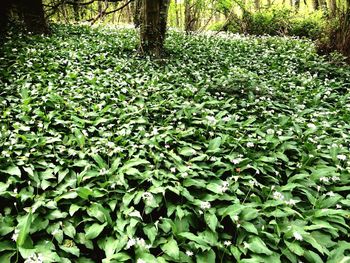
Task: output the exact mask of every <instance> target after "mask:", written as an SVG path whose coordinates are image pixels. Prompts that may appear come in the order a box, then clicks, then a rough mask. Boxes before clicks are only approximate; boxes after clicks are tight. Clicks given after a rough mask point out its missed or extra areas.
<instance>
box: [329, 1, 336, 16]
mask: <svg viewBox="0 0 350 263" xmlns="http://www.w3.org/2000/svg"><path fill="white" fill-rule="evenodd" d="M336 15H337V1H336V0H330V1H329V16H330V17H335V16H336Z"/></svg>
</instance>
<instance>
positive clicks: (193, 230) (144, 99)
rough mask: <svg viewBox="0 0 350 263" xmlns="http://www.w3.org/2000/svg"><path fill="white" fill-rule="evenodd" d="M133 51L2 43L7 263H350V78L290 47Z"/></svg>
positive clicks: (71, 36)
mask: <svg viewBox="0 0 350 263" xmlns="http://www.w3.org/2000/svg"><path fill="white" fill-rule="evenodd" d="M136 45H137V39H136V34H135V32H133V31H123V30H114V29H109V28H100V29H88V28H85V27H67V26H64V27H61V26H56V28H55V29H54V34H53V35H52V36H49V37H34V36H22V35H15V34H13V35H12V36H11V37H9V38H8V39H7V42H6V44H5V45H4V46H3V47H2V49H3V53H4V54H5V56H4V58H3V59H2V63H1V66H0V74H1V79H2V88H1V91H0V93H1V97H0V105H1V106H0V109H1V111H0V112H1V115H0V120H1V122H0V125H1V126H0V127H1V129H0V132H1V136H0V146H1V157H0V178H1V179H0V189H1V191H0V203H1V207H0V213H1V214H0V224H1V228H0V262H13V261H14V260H15V258H16V252H17V251H18V252H19V257H22V258H24V259H32V260H33V258H37V257H41V259H44V262H71V261H73V262H99V261H102V262H127V261H128V262H130V261H132V262H143V261H144V262H168V261H169V262H206V263H207V262H220V261H221V262H235V261H238V262H288V261H289V262H298V260H302V261H307V262H325V261H327V262H345V261H346V260H348V258H349V250H350V243H349V241H348V240H349V215H350V214H349V206H350V203H349V180H350V177H349V171H350V168H349V161H348V159H349V158H350V156H349V130H350V126H349V123H350V122H349V116H350V115H349V105H350V97H349V94H350V93H349V83H348V80H349V79H350V70H349V68H346V67H343V68H339V67H336V66H334V65H332V64H329V63H328V62H326V61H325V60H324V59H323V58H322V57H319V56H317V55H316V53H315V50H314V47H313V45H312V44H311V43H310V42H308V41H301V40H295V39H290V38H278V37H262V38H248V37H239V36H235V37H233V38H231V37H224V36H223V37H206V36H192V37H188V36H184V35H182V34H178V33H171V34H170V36H169V39H168V42H167V48H168V50H171V52H170V51H169V52H170V53H171V54H170V55H171V56H169V59H167V61H166V63H162V61H158V62H155V61H151V60H148V59H140V58H139V57H138V56H137V55H136V54H135V53H134V51H135V48H136ZM142 260H143V261H142Z"/></svg>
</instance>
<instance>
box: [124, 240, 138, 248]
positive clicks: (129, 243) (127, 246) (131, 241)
mask: <svg viewBox="0 0 350 263" xmlns="http://www.w3.org/2000/svg"><path fill="white" fill-rule="evenodd" d="M135 244H136V239H135V238H130V239H129V240H128V243H126V249H129V248H131V247H132V246H134V245H135Z"/></svg>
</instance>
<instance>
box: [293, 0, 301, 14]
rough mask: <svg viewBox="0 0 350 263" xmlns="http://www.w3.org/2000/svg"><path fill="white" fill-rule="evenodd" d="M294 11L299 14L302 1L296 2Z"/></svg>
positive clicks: (296, 0) (297, 0) (295, 0)
mask: <svg viewBox="0 0 350 263" xmlns="http://www.w3.org/2000/svg"><path fill="white" fill-rule="evenodd" d="M294 9H295V11H296V12H299V9H300V0H294Z"/></svg>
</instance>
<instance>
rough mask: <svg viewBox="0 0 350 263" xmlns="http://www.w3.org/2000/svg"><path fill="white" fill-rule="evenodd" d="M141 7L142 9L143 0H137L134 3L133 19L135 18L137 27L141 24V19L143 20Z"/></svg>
mask: <svg viewBox="0 0 350 263" xmlns="http://www.w3.org/2000/svg"><path fill="white" fill-rule="evenodd" d="M141 9H142V0H135V1H134V2H133V3H132V10H133V20H134V26H135V28H138V27H140V25H141V20H142V17H141Z"/></svg>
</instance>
